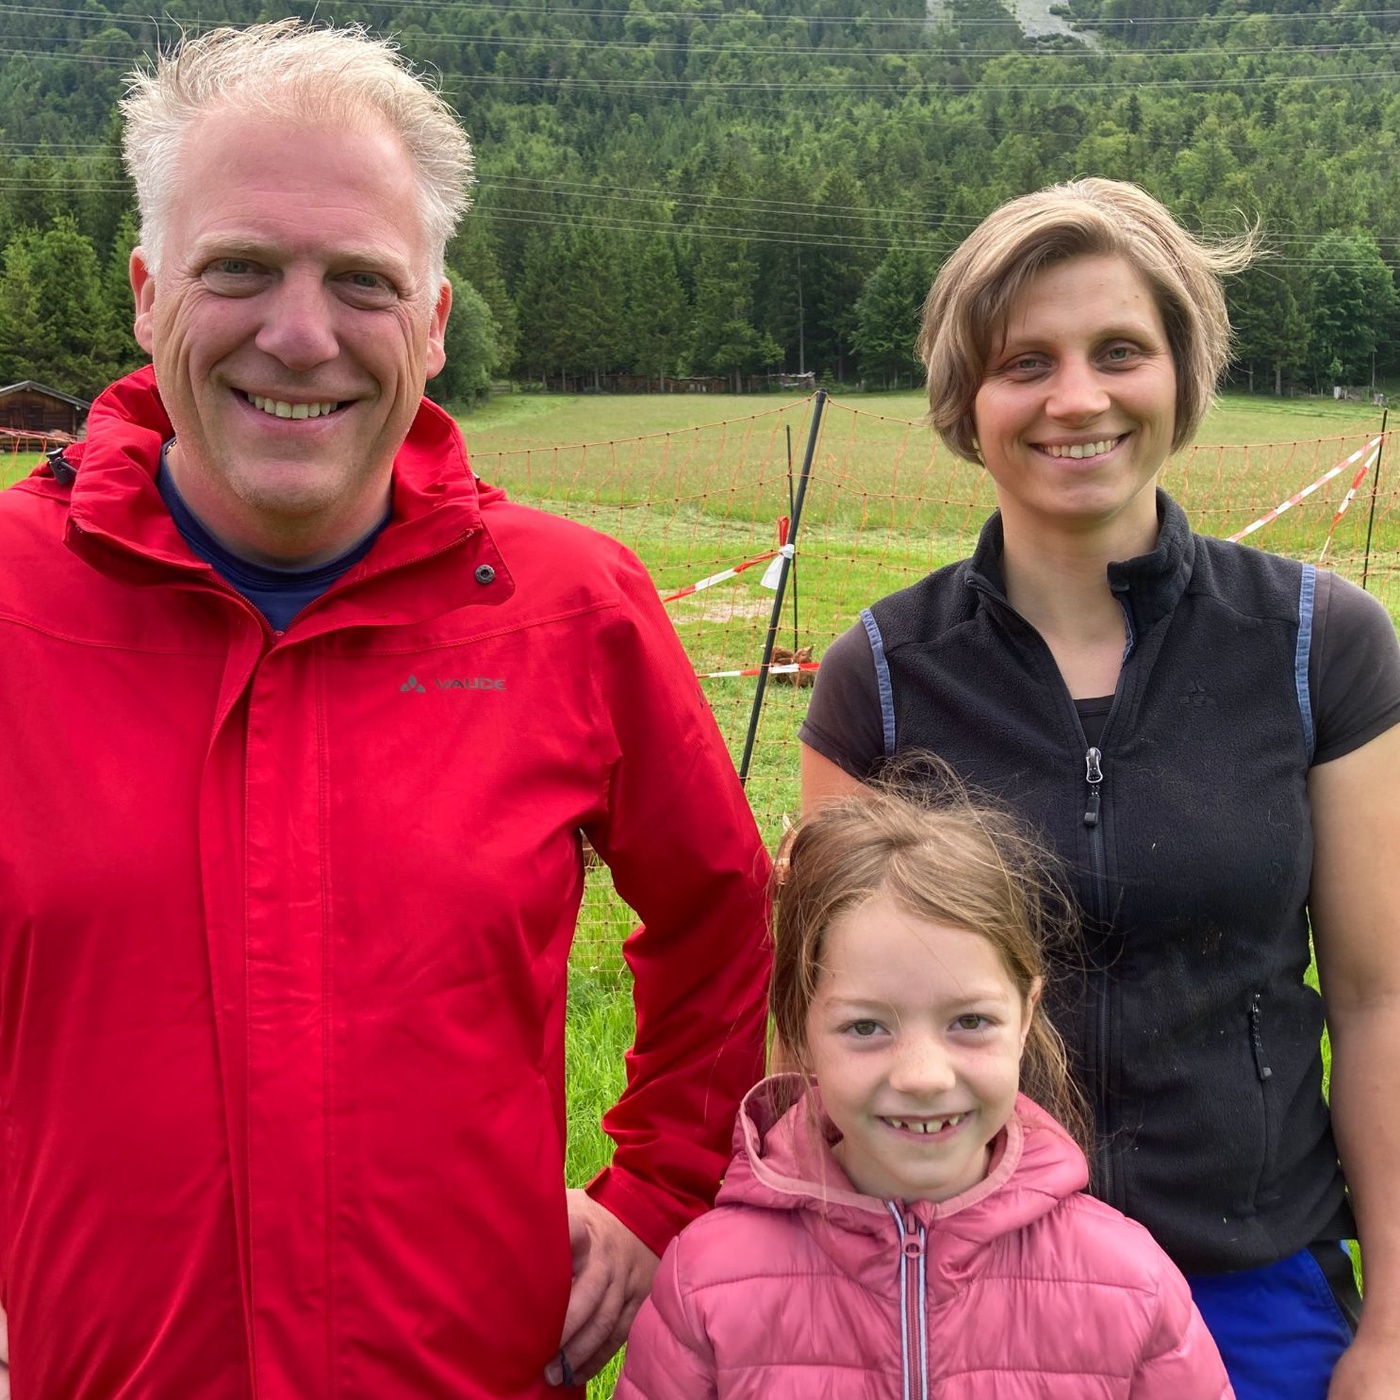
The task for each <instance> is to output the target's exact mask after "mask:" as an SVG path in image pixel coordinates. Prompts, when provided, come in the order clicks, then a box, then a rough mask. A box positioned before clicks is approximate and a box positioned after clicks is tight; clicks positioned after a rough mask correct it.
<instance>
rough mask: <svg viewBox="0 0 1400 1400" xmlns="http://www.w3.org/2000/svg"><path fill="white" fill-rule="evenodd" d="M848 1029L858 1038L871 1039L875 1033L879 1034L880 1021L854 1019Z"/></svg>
mask: <svg viewBox="0 0 1400 1400" xmlns="http://www.w3.org/2000/svg"><path fill="white" fill-rule="evenodd" d="M846 1030H847V1031H848V1032H849V1033H850V1034H851V1035H853V1036H855V1037H856V1039H857V1040H869V1039H870V1037H871V1036H873V1035H879V1033H880V1023H879V1022H878V1021H852V1022H851V1023H850V1025H849V1026H847V1027H846Z"/></svg>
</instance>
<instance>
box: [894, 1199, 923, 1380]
mask: <svg viewBox="0 0 1400 1400" xmlns="http://www.w3.org/2000/svg"><path fill="white" fill-rule="evenodd" d="M885 1205H886V1206H887V1207H888V1209H889V1212H890V1214H891V1215H892V1216H893V1217H894V1223H895V1228H896V1229H897V1230H898V1231H899V1345H900V1352H901V1358H900V1359H901V1362H902V1364H903V1371H904V1388H903V1390H902V1391H901V1392H900V1395H901V1400H914V1388H913V1377H914V1375H915V1373H916V1372H917V1374H918V1377H919V1400H928V1318H927V1309H926V1305H925V1300H924V1292H925V1284H926V1265H925V1259H926V1250H927V1245H928V1231H927V1230H925V1229H924V1227H923V1226H922V1225H920V1224H919V1222H918V1221H917V1220H916V1219H915V1218H914V1212H913V1211H907V1212H906V1211H903V1210H901V1209H900V1208H899V1204H898V1202H896V1201H886V1202H885ZM911 1261H915V1262H913V1263H911ZM916 1328H917V1333H918V1340H917V1345H916V1343H915V1335H914V1334H915V1330H916Z"/></svg>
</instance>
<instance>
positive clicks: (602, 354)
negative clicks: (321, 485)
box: [0, 0, 1400, 398]
mask: <svg viewBox="0 0 1400 1400" xmlns="http://www.w3.org/2000/svg"><path fill="white" fill-rule="evenodd" d="M857 3H859V4H860V5H861V10H862V12H861V13H856V12H855V7H856V5H857ZM1356 3H1361V0H1356ZM930 6H931V8H930V11H929V12H928V13H926V12H925V10H924V7H923V3H922V0H802V3H801V4H799V3H798V2H797V0H747V3H744V0H725V3H723V4H722V5H721V4H716V3H714V0H630V3H629V0H550V2H549V3H547V4H542V3H529V2H528V0H518V2H516V3H511V2H506V3H474V2H473V0H463V2H462V3H453V4H447V3H438V2H437V0H405V2H404V3H400V4H395V5H353V4H347V5H344V6H327V5H326V4H324V3H322V4H321V5H319V6H317V7H315V13H316V15H317V17H318V18H319V19H321V20H323V21H325V20H332V19H333V20H335V21H337V22H348V21H359V22H363V23H364V24H366V25H368V26H369V27H370V28H371V29H373V30H375V31H376V32H379V33H388V34H393V35H395V36H397V38H398V39H399V41H400V43H401V44H402V46H403V48H404V49H405V51H406V52H407V53H408V54H409V55H410V56H411V57H412V58H413V59H414V60H416V61H417V62H419V63H421V64H425V65H429V66H431V67H434V68H436V69H437V70H438V71H439V72H440V73H441V75H442V81H443V86H444V88H445V91H446V93H447V95H448V96H449V98H450V99H451V100H452V102H453V103H454V105H455V106H456V108H457V109H458V111H459V112H460V113H461V115H462V119H463V121H464V123H465V125H466V127H467V129H468V130H469V131H470V132H471V134H472V136H473V138H474V140H475V142H476V145H477V151H478V157H479V167H480V169H479V173H480V183H479V187H478V191H477V199H476V207H475V210H474V212H473V213H472V215H470V216H469V218H468V220H467V224H466V227H465V231H464V232H463V233H462V235H461V236H460V237H459V239H458V240H457V242H456V244H455V245H454V247H453V248H452V249H451V250H450V258H449V261H450V263H451V267H452V270H453V274H454V280H455V281H456V283H457V287H458V296H457V312H456V313H454V326H453V331H452V335H453V341H454V353H453V357H452V368H451V369H450V370H449V372H448V375H447V376H446V377H445V380H444V382H442V383H441V384H440V386H439V389H438V392H439V394H440V396H442V397H446V398H465V397H469V396H470V395H471V394H473V393H475V392H479V391H480V390H481V389H483V388H484V387H485V385H486V383H487V382H488V381H489V379H490V378H491V377H493V376H496V377H499V376H500V375H502V374H505V373H510V374H512V375H514V376H516V377H518V378H520V379H523V380H534V381H536V382H539V381H542V380H546V379H547V380H549V381H550V382H553V383H559V382H561V381H568V382H572V383H585V384H586V383H588V382H591V381H594V380H595V377H597V379H598V382H601V377H602V376H605V375H612V374H617V373H626V374H635V375H644V376H649V377H651V378H652V379H653V380H654V379H656V378H657V377H660V376H665V377H671V376H675V375H677V374H682V373H686V374H705V375H716V376H725V377H734V376H738V375H748V374H753V373H758V372H762V371H765V370H783V371H787V372H795V371H799V370H807V371H815V372H817V373H818V374H819V375H822V376H825V377H828V378H830V379H836V380H844V381H854V380H858V379H863V380H864V381H865V382H866V383H867V384H871V385H879V384H883V383H889V382H894V381H895V380H896V379H897V378H902V380H903V382H905V383H907V382H908V377H909V376H910V375H911V374H913V373H914V372H915V371H916V369H917V366H916V365H915V364H914V363H913V362H912V360H911V350H910V346H911V342H912V339H913V326H914V321H915V317H916V315H917V308H918V304H919V301H920V300H921V298H922V295H923V292H924V291H925V290H926V288H927V284H928V279H929V277H930V275H931V273H932V271H933V270H934V269H935V268H936V266H937V265H938V262H939V260H940V259H941V258H942V257H944V256H945V255H946V253H947V251H948V249H949V248H950V247H952V246H953V245H954V244H955V243H956V242H957V240H958V239H959V238H960V237H961V236H962V235H963V234H964V233H966V232H967V230H968V229H969V228H970V227H971V226H972V225H973V224H974V223H975V222H976V221H977V219H978V218H979V217H980V216H981V215H983V214H984V213H986V212H987V211H988V210H989V209H990V208H992V206H994V205H995V204H997V203H998V202H1000V201H1001V200H1003V199H1005V198H1007V197H1008V196H1011V195H1014V194H1019V193H1022V192H1024V191H1027V190H1030V189H1034V188H1037V187H1038V186H1040V185H1042V184H1045V183H1047V182H1049V181H1051V180H1055V179H1062V178H1067V177H1071V176H1074V175H1079V174H1101V175H1110V176H1117V177H1121V178H1127V179H1133V180H1137V181H1138V182H1140V183H1141V184H1143V185H1145V186H1146V187H1147V188H1148V189H1149V190H1151V191H1152V192H1153V193H1154V194H1156V195H1158V196H1159V197H1160V198H1162V199H1163V200H1165V201H1166V202H1167V203H1168V204H1169V205H1170V206H1171V207H1172V208H1173V209H1174V210H1175V211H1176V213H1177V214H1178V215H1179V216H1180V217H1181V218H1183V219H1184V220H1185V221H1186V222H1187V223H1188V224H1189V225H1190V226H1192V227H1194V228H1198V229H1204V230H1209V231H1215V232H1237V231H1239V230H1240V229H1241V228H1243V227H1244V226H1245V225H1246V224H1247V223H1249V222H1253V221H1254V220H1256V219H1258V220H1261V221H1262V223H1263V226H1264V228H1265V230H1266V232H1267V235H1268V241H1269V244H1270V246H1271V248H1272V250H1273V253H1274V256H1273V257H1272V258H1270V259H1269V260H1268V261H1267V262H1265V263H1264V264H1262V265H1261V266H1259V267H1258V268H1256V269H1254V270H1252V271H1251V272H1249V273H1247V274H1246V275H1245V276H1243V277H1241V278H1239V279H1236V281H1235V283H1234V284H1233V286H1232V288H1231V296H1232V303H1233V314H1234V319H1235V322H1236V325H1237V327H1238V329H1239V347H1238V349H1239V356H1238V364H1237V366H1236V369H1235V377H1236V380H1237V382H1238V383H1240V384H1241V385H1248V386H1252V387H1253V388H1255V389H1256V390H1257V391H1260V392H1265V391H1268V392H1273V391H1275V390H1277V389H1284V390H1287V389H1288V388H1289V387H1292V386H1298V387H1303V388H1308V389H1313V388H1323V387H1326V386H1329V385H1330V384H1332V383H1349V384H1359V385H1365V384H1369V383H1371V382H1372V379H1373V376H1374V377H1375V378H1377V379H1382V380H1383V379H1385V378H1387V377H1392V376H1394V377H1400V332H1397V329H1396V327H1395V325H1394V321H1395V313H1396V309H1397V293H1396V284H1395V280H1394V271H1395V268H1396V266H1397V263H1398V262H1400V153H1398V152H1397V141H1400V79H1398V78H1397V67H1398V66H1400V65H1398V64H1397V59H1400V35H1397V29H1400V10H1367V9H1359V8H1355V6H1354V4H1353V3H1349V2H1348V3H1339V4H1336V5H1333V6H1327V7H1323V6H1318V5H1316V4H1308V5H1304V4H1299V3H1290V0H1257V3H1254V2H1253V0H1072V3H1071V4H1070V5H1068V6H1066V7H1063V8H1062V9H1061V10H1060V11H1059V12H1060V13H1062V14H1063V15H1064V16H1065V17H1066V18H1067V19H1068V20H1069V21H1070V23H1071V25H1072V26H1073V28H1074V29H1075V30H1076V31H1077V32H1076V34H1075V35H1073V36H1070V35H1060V36H1054V37H1051V38H1040V39H1031V38H1027V37H1026V36H1025V35H1024V34H1023V33H1022V31H1021V29H1020V28H1019V26H1018V25H1017V23H1016V22H1015V20H1014V18H1013V15H1012V13H1011V12H1010V11H1008V10H1006V9H1003V8H1002V7H1001V5H999V4H998V3H996V0H930ZM305 12H306V13H308V14H309V13H310V12H311V7H310V6H307V7H306V9H305ZM283 13H286V11H285V10H283V9H282V8H280V7H279V8H276V9H269V8H264V7H260V6H257V5H251V4H237V3H231V2H230V0H201V4H200V6H199V7H198V9H197V11H194V12H191V13H185V12H174V13H173V16H172V17H170V18H167V19H165V20H163V21H162V22H161V23H160V25H159V26H157V25H156V24H155V23H153V22H152V20H151V19H150V17H149V9H148V8H146V7H144V6H141V5H138V4H136V3H134V0H114V2H113V3H112V4H110V5H104V4H102V3H100V0H84V3H81V4H78V5H75V6H73V7H71V8H66V9H60V8H57V7H56V6H55V7H43V6H36V5H12V4H3V3H0V31H2V32H3V34H4V38H3V40H0V247H3V249H4V266H3V278H0V383H5V382H9V380H11V379H17V378H27V377H33V378H39V379H44V380H48V381H50V382H52V383H54V384H55V385H56V386H59V387H63V388H66V389H69V390H71V391H73V392H88V391H91V390H94V389H96V388H97V387H98V386H100V384H101V383H102V382H103V381H104V380H105V379H106V378H107V377H109V376H110V375H111V374H112V373H114V372H115V371H116V370H118V369H119V368H121V367H123V366H124V365H126V364H129V363H133V362H136V361H137V360H138V358H139V357H138V354H137V352H136V349H135V346H134V345H133V344H132V342H131V340H130V335H129V330H128V328H127V321H128V319H129V317H128V311H127V306H126V293H125V290H124V288H125V260H126V255H127V253H128V251H129V249H130V246H131V243H132V241H133V238H134V229H133V223H132V218H131V211H132V199H131V193H130V190H129V188H128V186H127V184H126V181H125V179H124V176H123V174H122V171H121V166H120V161H119V158H118V154H117V147H116V139H117V128H116V125H115V121H114V116H113V109H114V103H115V100H116V98H117V97H118V95H119V93H120V91H121V82H122V74H123V72H124V71H125V70H126V69H128V68H130V67H131V66H132V65H133V64H134V63H136V62H137V61H138V60H139V59H140V58H141V56H142V55H143V54H145V53H149V52H150V51H152V49H153V48H154V47H155V46H156V44H157V43H158V42H160V41H161V40H165V41H168V40H169V39H170V38H171V36H172V35H173V34H174V33H175V32H176V31H177V29H178V27H179V26H180V25H184V26H185V27H187V28H191V29H202V28H206V27H209V26H211V25H213V24H215V23H219V22H232V23H239V24H243V23H247V22H249V21H252V20H255V19H261V18H272V17H277V16H280V15H281V14H283Z"/></svg>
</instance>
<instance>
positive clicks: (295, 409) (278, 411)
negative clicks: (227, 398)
mask: <svg viewBox="0 0 1400 1400" xmlns="http://www.w3.org/2000/svg"><path fill="white" fill-rule="evenodd" d="M247 398H248V402H249V403H250V404H252V405H253V407H254V408H260V409H261V410H262V411H263V412H264V413H270V414H271V415H272V416H273V417H274V418H324V417H325V416H326V414H328V413H334V412H335V411H336V409H338V408H339V407H340V405H339V404H338V403H287V402H286V401H285V400H284V399H265V398H262V397H261V396H260V395H258V394H249V395H248V396H247Z"/></svg>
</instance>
